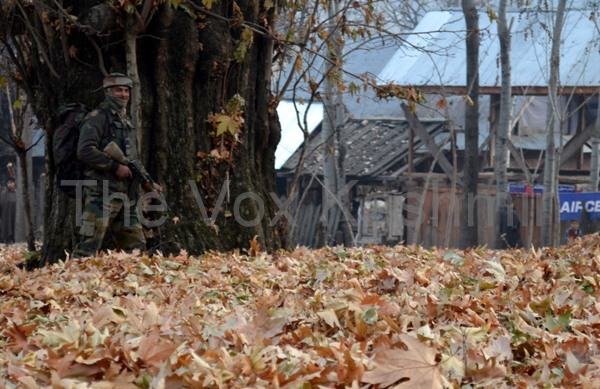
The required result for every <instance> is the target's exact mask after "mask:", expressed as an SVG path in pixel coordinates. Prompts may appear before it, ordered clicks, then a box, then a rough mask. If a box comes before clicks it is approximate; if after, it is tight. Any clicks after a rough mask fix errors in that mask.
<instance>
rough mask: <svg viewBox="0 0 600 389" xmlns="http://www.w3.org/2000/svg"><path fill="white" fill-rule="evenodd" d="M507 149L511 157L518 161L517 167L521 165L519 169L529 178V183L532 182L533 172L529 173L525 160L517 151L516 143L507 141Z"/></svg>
mask: <svg viewBox="0 0 600 389" xmlns="http://www.w3.org/2000/svg"><path fill="white" fill-rule="evenodd" d="M506 147H508V150H510V155H511V156H512V157H513V158H514V159H515V161H517V165H519V167H520V168H521V170H522V171H523V173H524V174H525V177H527V182H531V181H532V180H531V178H532V177H531V172H530V171H529V167H528V166H527V163H526V162H525V160H524V159H523V158H522V157H521V153H520V152H519V150H517V148H516V147H515V145H514V143H513V142H512V141H511V140H510V139H507V140H506Z"/></svg>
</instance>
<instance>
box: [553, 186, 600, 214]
mask: <svg viewBox="0 0 600 389" xmlns="http://www.w3.org/2000/svg"><path fill="white" fill-rule="evenodd" d="M558 200H559V203H560V208H559V209H560V220H573V219H577V220H581V214H582V212H583V210H585V212H586V213H587V215H588V218H589V219H590V220H598V219H600V192H585V193H559V194H558Z"/></svg>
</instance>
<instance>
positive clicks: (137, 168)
mask: <svg viewBox="0 0 600 389" xmlns="http://www.w3.org/2000/svg"><path fill="white" fill-rule="evenodd" d="M104 152H105V153H106V154H108V156H109V157H111V158H112V159H114V160H115V161H117V162H119V163H120V164H122V165H125V166H127V167H128V168H129V170H131V174H133V178H134V179H135V180H138V182H139V183H140V184H141V185H142V189H143V190H144V192H152V191H153V190H154V189H155V187H154V180H153V179H152V177H150V174H148V172H147V171H146V169H144V167H143V166H142V164H141V163H139V162H138V161H133V160H129V159H127V158H126V157H125V154H123V151H121V149H120V148H119V146H117V144H116V143H115V142H114V141H112V142H110V143H109V144H108V145H106V147H105V148H104Z"/></svg>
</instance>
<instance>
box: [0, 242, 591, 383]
mask: <svg viewBox="0 0 600 389" xmlns="http://www.w3.org/2000/svg"><path fill="white" fill-rule="evenodd" d="M21 260H22V258H21V256H20V254H19V252H18V249H17V248H15V247H14V246H13V247H2V248H1V251H0V297H1V305H0V387H2V386H3V387H7V388H13V387H19V388H38V387H52V388H87V387H89V388H115V387H118V388H149V387H152V388H181V387H215V388H242V387H258V388H260V387H272V388H276V387H280V388H309V387H313V388H314V387H326V388H329V387H339V388H341V387H355V388H365V387H368V388H384V387H392V386H393V387H400V388H402V387H407V388H408V387H410V388H444V387H454V388H458V387H469V388H475V387H482V388H489V387H495V388H503V387H510V388H513V387H521V388H528V387H583V388H585V387H588V388H598V387H600V355H599V347H600V302H599V301H600V299H599V297H600V272H599V267H600V237H599V236H598V235H592V236H586V237H585V238H584V239H583V240H582V241H580V242H576V243H575V244H572V245H570V246H563V247H560V248H556V249H541V250H530V251H527V250H512V251H495V250H487V249H485V248H476V249H471V250H465V251H462V250H441V249H431V250H426V249H424V248H421V247H411V246H408V247H406V246H397V247H369V248H342V247H334V248H325V249H321V250H307V249H302V248H298V249H296V250H295V251H293V252H277V253H274V254H269V255H268V254H264V253H263V254H258V255H255V256H249V255H245V254H243V253H239V252H238V253H235V252H234V253H215V252H212V253H207V254H205V255H202V256H200V257H193V256H189V255H187V254H186V253H185V252H182V253H180V255H178V256H168V257H166V256H160V255H154V256H152V257H148V256H142V255H127V254H123V253H109V254H106V255H103V256H100V257H97V258H86V259H78V260H69V261H67V262H66V263H59V264H56V265H53V266H48V267H46V268H43V269H38V270H35V271H30V272H27V271H25V270H21V269H20V268H19V267H17V266H15V264H17V263H18V262H19V261H21Z"/></svg>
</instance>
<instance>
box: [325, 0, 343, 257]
mask: <svg viewBox="0 0 600 389" xmlns="http://www.w3.org/2000/svg"><path fill="white" fill-rule="evenodd" d="M338 14H339V3H338V1H337V0H333V1H331V2H329V23H330V28H329V29H328V33H329V37H328V39H329V41H328V45H326V46H325V47H326V48H327V60H328V62H329V64H328V73H327V76H326V79H325V81H324V83H325V88H324V89H325V93H324V95H325V99H324V101H323V103H324V104H323V110H324V115H323V125H322V133H321V137H322V139H323V141H322V142H323V145H324V146H325V147H324V149H323V188H322V193H323V196H322V199H323V200H322V202H323V205H322V210H321V223H320V233H321V237H320V239H319V240H320V242H319V243H321V244H322V245H332V244H336V243H340V242H338V240H337V239H336V233H337V231H338V228H339V226H341V227H342V231H343V238H342V241H343V243H345V244H346V243H347V242H346V241H345V237H346V236H347V235H348V234H347V223H346V221H345V214H344V212H345V208H344V205H343V204H344V201H343V199H341V198H339V197H338V196H337V195H338V193H341V189H342V188H343V187H344V185H345V179H346V174H345V171H344V163H343V159H342V157H343V155H342V154H341V153H340V150H339V142H338V138H339V136H340V131H341V129H342V127H343V122H344V107H343V103H342V96H341V91H340V90H339V88H338V78H339V76H340V75H341V74H342V73H341V72H342V70H341V67H342V63H341V61H342V57H343V52H342V46H341V43H340V41H339V31H338V29H339V27H338V22H337V18H338ZM343 208H344V209H343ZM342 219H343V220H344V221H343V222H341V223H340V220H342Z"/></svg>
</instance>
